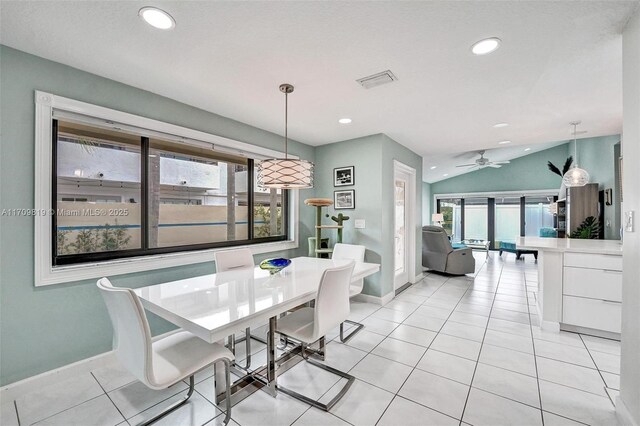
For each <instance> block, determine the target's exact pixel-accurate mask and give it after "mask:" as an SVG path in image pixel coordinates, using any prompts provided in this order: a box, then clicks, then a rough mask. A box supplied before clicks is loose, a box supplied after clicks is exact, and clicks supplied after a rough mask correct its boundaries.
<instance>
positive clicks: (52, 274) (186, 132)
mask: <svg viewBox="0 0 640 426" xmlns="http://www.w3.org/2000/svg"><path fill="white" fill-rule="evenodd" d="M35 106H36V116H35V126H36V127H35V213H36V214H35V215H34V220H35V223H34V231H35V232H34V257H35V259H34V260H35V262H34V268H35V270H34V278H35V286H36V287H40V286H46V285H52V284H61V283H67V282H72V281H80V280H86V279H91V278H99V277H103V276H112V275H122V274H129V273H134V272H142V271H149V270H155V269H162V268H171V267H175V266H182V265H191V264H194V263H204V262H213V253H214V252H216V251H219V250H229V248H228V247H227V248H216V249H206V250H196V251H187V252H176V253H165V254H157V255H148V256H139V257H131V258H123V259H114V260H108V261H101V262H90V263H83V264H77V265H62V266H54V265H53V261H52V260H53V253H52V242H51V241H52V240H51V239H52V238H53V235H54V232H53V229H52V226H51V225H52V223H51V216H50V214H49V211H50V210H51V206H52V203H51V201H52V200H51V195H52V193H53V191H52V189H53V188H52V187H51V176H52V172H53V171H52V164H53V161H52V160H53V159H52V152H53V151H52V137H53V134H52V133H53V125H52V123H53V111H54V109H55V110H56V111H67V112H70V113H75V114H82V115H85V116H88V117H92V118H97V119H102V120H110V121H113V122H116V123H120V124H125V125H129V126H134V127H138V128H143V129H148V130H150V131H156V132H162V133H165V134H170V135H174V136H178V137H179V138H181V142H183V143H185V144H193V145H197V146H202V145H203V144H205V145H207V146H210V147H211V148H213V147H214V146H215V148H216V149H220V148H222V150H224V149H225V148H226V149H227V150H231V151H233V152H234V153H236V154H239V155H243V153H244V155H245V156H248V157H252V158H256V157H257V158H274V157H275V158H277V157H282V156H283V153H282V152H278V151H274V150H270V149H266V148H262V147H259V146H255V145H251V144H248V143H244V142H239V141H235V140H233V139H228V138H224V137H221V136H216V135H212V134H209V133H205V132H201V131H198V130H193V129H189V128H186V127H182V126H176V125H174V124H169V123H164V122H162V121H158V120H153V119H150V118H145V117H141V116H138V115H134V114H129V113H126V112H122V111H117V110H114V109H110V108H105V107H101V106H97V105H92V104H88V103H85V102H81V101H76V100H73V99H69V98H65V97H62V96H57V95H53V94H51V93H47V92H42V91H35ZM289 157H291V158H297V157H296V156H292V155H290V154H289ZM299 210H300V206H299V194H298V191H290V193H289V239H288V240H285V241H276V242H265V243H257V244H247V245H245V246H234V248H240V247H247V248H249V249H251V251H252V252H253V253H254V254H260V253H270V252H274V251H281V250H290V249H296V248H298V247H299V226H298V218H299Z"/></svg>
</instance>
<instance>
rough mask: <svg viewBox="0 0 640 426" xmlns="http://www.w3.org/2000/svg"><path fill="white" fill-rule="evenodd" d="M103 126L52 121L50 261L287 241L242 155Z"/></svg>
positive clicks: (272, 204)
mask: <svg viewBox="0 0 640 426" xmlns="http://www.w3.org/2000/svg"><path fill="white" fill-rule="evenodd" d="M111 124H112V125H111V126H109V124H108V123H107V124H106V125H105V126H101V125H99V124H95V123H90V124H87V122H75V121H73V120H69V119H54V120H53V123H52V129H53V154H54V155H53V167H52V171H53V176H52V178H53V185H52V190H53V194H52V198H51V200H52V204H53V205H52V206H51V207H52V209H53V210H54V211H55V212H56V214H54V215H53V216H52V225H53V226H52V229H53V230H54V235H53V239H54V242H53V244H52V245H53V247H52V253H53V259H52V264H53V265H71V264H80V263H86V262H92V261H102V260H111V259H120V258H126V257H132V256H144V255H150V254H160V253H170V252H177V251H188V250H199V249H206V248H216V247H228V246H234V245H246V244H252V243H259V242H266V241H280V240H285V239H287V234H288V229H287V228H288V227H287V224H288V220H287V218H286V216H287V208H286V206H287V196H288V194H287V191H286V190H282V191H281V190H268V189H261V188H259V187H258V186H257V184H256V179H255V169H256V162H257V161H256V160H254V159H253V158H251V157H250V156H246V155H239V154H234V153H229V152H228V151H219V150H216V149H215V148H213V147H212V146H211V145H205V144H197V143H195V144H194V143H187V142H184V141H183V140H181V139H180V138H177V137H175V138H172V137H170V135H167V137H166V138H164V137H162V135H160V136H159V135H158V134H157V132H145V130H144V129H134V128H129V127H126V126H122V127H124V128H125V129H124V130H123V129H122V128H120V127H119V126H117V125H113V123H111Z"/></svg>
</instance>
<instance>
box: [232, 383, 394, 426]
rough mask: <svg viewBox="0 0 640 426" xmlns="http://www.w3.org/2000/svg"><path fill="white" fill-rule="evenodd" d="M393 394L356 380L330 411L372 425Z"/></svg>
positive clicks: (357, 423) (354, 423)
mask: <svg viewBox="0 0 640 426" xmlns="http://www.w3.org/2000/svg"><path fill="white" fill-rule="evenodd" d="M342 385H343V381H342V380H341V381H340V382H338V384H337V385H336V386H335V387H336V388H337V387H338V386H342ZM331 396H332V392H330V393H329V394H328V395H326V398H331ZM393 396H394V395H393V394H392V393H391V392H387V391H385V390H383V389H380V388H378V387H375V386H373V385H370V384H368V383H365V382H363V381H361V380H356V381H355V382H354V383H353V385H352V386H351V388H349V391H348V392H347V394H346V395H345V396H344V397H342V399H341V400H340V401H338V403H337V404H336V405H335V406H334V407H333V408H332V409H331V411H330V412H331V413H332V414H334V415H336V416H338V417H340V418H341V419H343V420H345V421H347V422H349V423H351V424H353V425H356V426H360V425H362V426H365V425H371V426H372V425H375V424H376V422H377V421H378V420H379V419H380V417H381V416H382V413H384V411H385V410H386V409H387V407H388V406H389V403H390V402H391V400H392V399H393ZM264 424H267V423H266V422H265V423H264ZM243 426H244V424H243Z"/></svg>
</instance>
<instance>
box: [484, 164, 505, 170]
mask: <svg viewBox="0 0 640 426" xmlns="http://www.w3.org/2000/svg"><path fill="white" fill-rule="evenodd" d="M487 167H493V168H494V169H499V168H500V167H502V166H501V165H500V164H497V163H491V164H487Z"/></svg>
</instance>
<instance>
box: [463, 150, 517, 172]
mask: <svg viewBox="0 0 640 426" xmlns="http://www.w3.org/2000/svg"><path fill="white" fill-rule="evenodd" d="M485 152H486V151H484V150H482V151H478V154H480V158H478V159H477V160H476V162H475V163H472V164H459V165H457V166H456V167H479V168H483V167H493V168H494V169H499V168H500V167H502V164H509V163H510V161H509V160H505V161H491V160H489V159H488V158H485V157H484V153H485Z"/></svg>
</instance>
